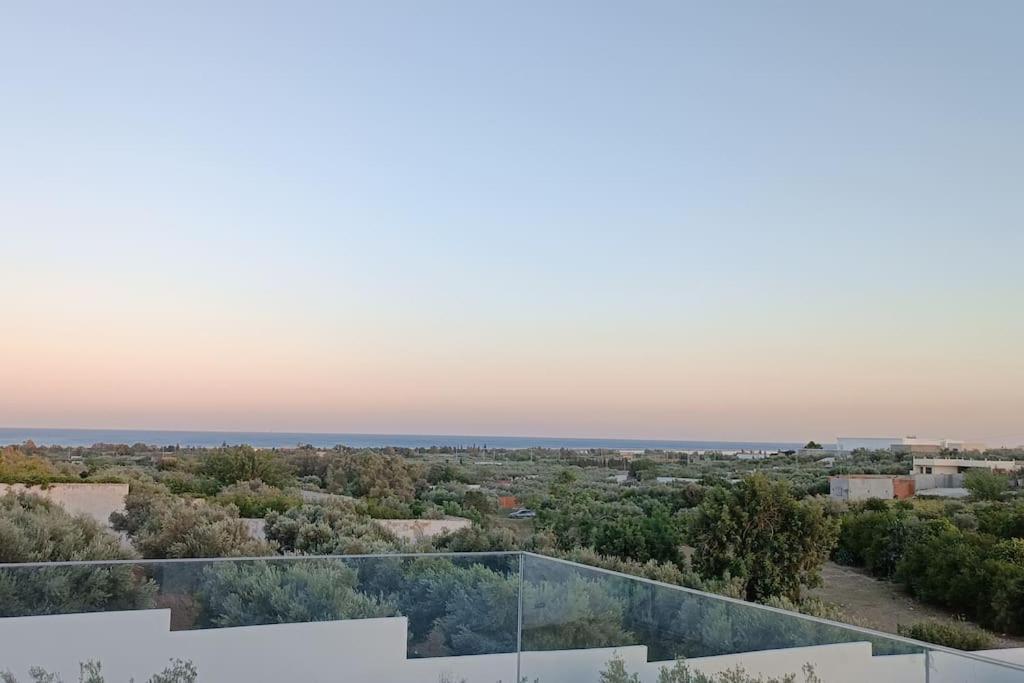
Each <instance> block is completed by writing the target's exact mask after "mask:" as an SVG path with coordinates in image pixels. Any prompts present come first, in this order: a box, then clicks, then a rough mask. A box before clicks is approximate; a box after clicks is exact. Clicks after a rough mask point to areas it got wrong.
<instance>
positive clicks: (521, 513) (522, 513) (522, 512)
mask: <svg viewBox="0 0 1024 683" xmlns="http://www.w3.org/2000/svg"><path fill="white" fill-rule="evenodd" d="M536 516H537V513H536V512H534V511H533V510H529V509H527V508H519V509H518V510H516V511H514V512H511V513H509V519H532V518H533V517H536Z"/></svg>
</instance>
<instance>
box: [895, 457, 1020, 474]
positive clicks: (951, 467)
mask: <svg viewBox="0 0 1024 683" xmlns="http://www.w3.org/2000/svg"><path fill="white" fill-rule="evenodd" d="M1022 467H1024V461H1020V460H968V459H966V458H914V469H913V470H912V474H965V473H966V472H969V471H970V470H977V469H987V470H991V471H993V472H999V473H1000V474H1011V473H1015V472H1017V471H1019V470H1020V469H1021V468H1022Z"/></svg>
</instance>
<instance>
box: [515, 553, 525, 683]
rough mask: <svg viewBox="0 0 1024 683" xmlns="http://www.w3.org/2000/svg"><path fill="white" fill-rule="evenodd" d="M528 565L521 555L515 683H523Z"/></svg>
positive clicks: (520, 554) (521, 554)
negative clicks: (525, 567) (525, 577)
mask: <svg viewBox="0 0 1024 683" xmlns="http://www.w3.org/2000/svg"><path fill="white" fill-rule="evenodd" d="M525 565H526V562H525V556H524V555H523V553H521V552H520V553H519V624H518V626H517V627H516V680H515V683H522V680H523V673H522V655H523V567H524V566H525Z"/></svg>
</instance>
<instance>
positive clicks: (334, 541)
mask: <svg viewBox="0 0 1024 683" xmlns="http://www.w3.org/2000/svg"><path fill="white" fill-rule="evenodd" d="M264 529H265V533H266V536H267V540H269V541H273V542H275V543H277V544H278V545H279V547H280V548H281V550H282V551H283V552H287V553H300V554H307V555H361V554H366V553H387V552H394V551H395V550H397V549H398V548H399V547H400V545H401V544H400V543H399V541H398V538H397V537H396V536H395V535H394V534H392V533H391V532H390V531H388V530H387V529H385V528H384V527H382V526H381V525H379V524H377V523H376V522H374V521H373V520H372V519H370V518H369V517H367V516H366V515H361V514H359V513H358V512H356V509H355V506H354V505H353V504H352V503H346V502H341V501H338V502H335V503H331V504H328V505H320V504H316V505H314V504H310V505H302V506H300V507H296V508H292V509H290V510H288V511H287V512H284V513H277V512H270V513H269V514H267V517H266V526H265V527H264Z"/></svg>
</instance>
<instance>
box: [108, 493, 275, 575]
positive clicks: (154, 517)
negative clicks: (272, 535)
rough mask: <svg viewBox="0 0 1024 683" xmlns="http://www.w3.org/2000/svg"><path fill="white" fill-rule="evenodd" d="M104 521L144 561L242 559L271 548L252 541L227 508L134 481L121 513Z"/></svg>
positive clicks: (116, 513)
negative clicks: (121, 533) (122, 534)
mask: <svg viewBox="0 0 1024 683" xmlns="http://www.w3.org/2000/svg"><path fill="white" fill-rule="evenodd" d="M110 521H111V523H112V524H113V526H114V528H115V529H117V530H118V531H124V532H126V533H127V534H128V536H129V538H130V539H131V542H132V545H133V546H134V547H135V549H136V550H138V551H139V552H140V553H142V556H143V557H146V558H169V557H244V556H260V555H268V554H270V553H272V552H274V547H273V546H272V545H269V544H267V543H264V542H262V541H257V540H255V539H253V538H252V537H251V535H250V533H249V528H248V527H247V526H246V524H245V522H243V521H242V520H240V519H239V518H238V511H237V510H236V509H235V508H233V507H228V508H223V507H219V506H216V505H210V504H208V503H206V502H204V501H202V500H185V499H182V498H178V497H177V496H173V495H171V494H169V493H168V492H167V490H166V489H164V488H163V487H161V486H159V485H157V484H150V483H146V482H141V481H139V482H134V483H133V484H132V485H131V488H130V489H129V493H128V496H127V497H126V498H125V512H123V513H119V512H115V513H114V514H112V515H111V516H110Z"/></svg>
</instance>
